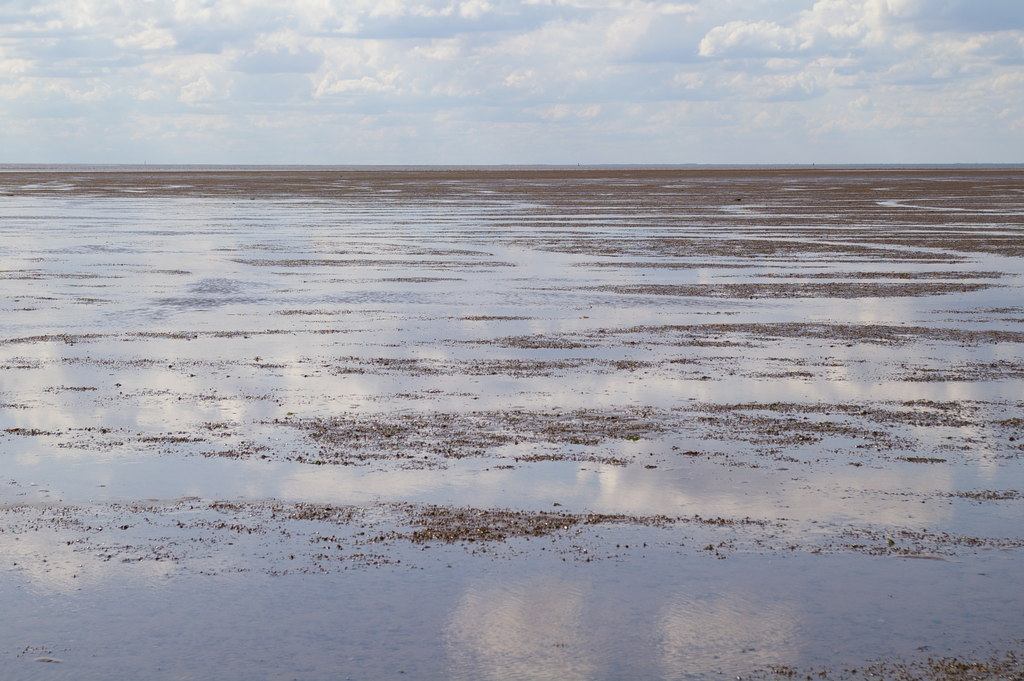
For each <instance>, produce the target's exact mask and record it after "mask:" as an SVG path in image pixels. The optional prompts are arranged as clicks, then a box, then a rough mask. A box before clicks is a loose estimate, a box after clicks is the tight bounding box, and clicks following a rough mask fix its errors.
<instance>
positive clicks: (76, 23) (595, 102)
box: [0, 0, 1024, 163]
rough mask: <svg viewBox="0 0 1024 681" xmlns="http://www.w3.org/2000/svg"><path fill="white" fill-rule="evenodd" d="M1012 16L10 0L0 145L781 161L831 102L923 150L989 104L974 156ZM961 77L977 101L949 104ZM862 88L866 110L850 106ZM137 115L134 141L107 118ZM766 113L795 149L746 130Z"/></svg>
mask: <svg viewBox="0 0 1024 681" xmlns="http://www.w3.org/2000/svg"><path fill="white" fill-rule="evenodd" d="M1022 14H1024V3H1020V2H1019V1H1018V0H1012V1H1004V0H991V1H990V2H986V3H969V2H967V1H966V0H818V1H817V2H814V3H813V4H811V5H810V6H808V4H807V3H806V2H804V1H803V0H744V1H742V2H741V1H740V0H714V1H713V0H693V1H691V2H678V1H669V0H666V1H655V0H650V1H648V0H347V1H346V2H344V3H341V2H301V3H286V2H284V0H218V1H217V2H211V1H209V0H169V1H168V2H165V3H151V2H142V1H141V0H120V1H119V2H113V3H110V2H100V1H99V0H34V1H33V2H28V1H27V0H10V1H9V2H7V3H4V5H3V7H0V32H2V35H4V41H3V42H2V43H0V95H2V98H0V123H2V125H0V146H2V148H4V150H5V152H6V153H7V158H9V159H10V160H25V161H45V160H60V158H55V157H52V154H53V150H54V149H57V148H58V147H55V146H54V145H52V144H49V143H44V141H43V140H44V138H45V136H46V134H47V132H46V131H47V128H48V126H50V125H52V121H54V120H62V119H66V120H68V121H71V120H74V124H73V125H72V124H70V123H69V124H68V125H66V126H64V128H63V129H64V130H65V131H66V136H65V142H66V144H65V145H64V146H63V147H60V148H64V149H66V150H67V152H66V156H64V157H62V158H65V159H67V160H69V159H70V158H71V157H73V156H74V157H76V158H82V157H83V156H87V155H89V154H94V153H96V150H97V149H98V148H102V149H106V150H107V151H105V152H104V154H106V155H105V156H104V159H100V158H91V157H90V158H84V159H83V160H117V159H118V158H121V157H122V155H123V154H130V155H131V157H132V158H135V157H136V155H137V153H138V151H139V149H140V148H141V149H143V150H145V149H146V146H147V145H149V146H150V149H149V152H147V153H146V156H148V157H149V158H150V159H151V160H154V161H155V160H158V158H160V155H161V154H166V153H167V150H168V149H171V150H172V151H173V153H174V159H173V160H179V161H189V160H194V161H200V160H204V161H209V162H220V161H243V160H248V161H270V162H273V161H275V160H277V161H280V162H286V161H287V162H300V163H301V162H313V161H320V162H331V161H344V162H359V161H371V160H373V161H382V162H383V161H388V162H417V163H429V162H432V160H434V159H439V162H441V161H443V162H459V161H461V162H488V161H492V162H515V161H522V162H541V161H557V160H559V159H563V158H570V159H571V160H572V161H573V162H575V161H585V160H594V161H600V160H605V161H640V160H649V161H650V162H671V161H691V160H705V161H728V160H731V161H743V160H751V161H753V160H762V161H771V160H777V161H779V162H782V161H786V162H795V161H797V160H798V156H799V154H800V153H801V150H802V149H804V148H805V147H804V146H803V144H804V141H805V140H807V139H809V136H813V135H815V134H819V133H816V132H814V131H820V130H822V129H823V123H822V121H823V120H826V119H827V118H828V117H829V116H835V115H836V113H835V112H836V111H838V112H840V113H841V116H840V118H841V119H842V120H848V119H850V120H851V121H855V122H856V125H854V126H853V127H850V128H848V129H857V130H864V131H867V130H873V131H877V132H878V133H879V134H882V135H884V134H888V133H885V131H887V130H894V129H895V128H892V127H891V125H892V122H893V121H899V124H898V125H900V126H907V127H906V128H905V132H911V131H912V132H913V133H914V135H912V136H908V137H907V138H908V139H909V138H911V137H914V136H916V135H920V139H921V142H920V146H919V147H917V149H918V153H919V154H921V155H922V156H921V158H924V157H925V156H928V155H930V154H934V153H936V149H938V148H939V147H938V146H937V145H936V144H935V141H936V139H946V138H948V137H949V136H950V135H969V134H970V133H969V131H970V130H972V129H978V128H979V125H980V124H982V123H983V124H984V127H985V129H987V130H991V131H993V132H992V135H991V138H990V139H991V140H992V143H991V146H988V147H986V148H985V149H981V150H979V153H984V154H988V155H990V156H991V157H992V158H993V159H996V158H1019V155H1020V152H1021V151H1024V148H1022V146H1024V143H1021V142H1020V141H1018V140H1017V128H1016V127H1014V126H1016V125H1017V123H1016V121H1018V120H1019V119H1020V117H1021V114H1020V113H1019V112H1020V105H1019V102H1018V101H1017V99H1019V98H1018V97H1016V96H1015V93H1014V92H1013V91H1011V90H1009V89H1006V88H998V87H995V86H994V85H993V84H994V83H998V82H1013V78H1014V76H1015V75H1017V74H1019V73H1020V71H1021V67H1022V64H1024V16H1022ZM1000 79H1002V80H1000ZM966 92H970V93H974V94H975V95H976V96H979V97H982V98H983V101H982V102H981V103H980V104H976V105H973V106H970V107H964V106H963V101H962V97H961V95H962V94H963V93H966ZM865 93H868V94H870V99H871V101H872V102H873V103H874V104H873V108H872V109H871V111H870V112H869V111H868V110H866V109H858V108H856V107H853V106H851V103H852V102H854V101H856V100H858V98H860V97H862V96H864V95H865ZM936 107H938V108H940V109H942V111H943V113H942V116H940V117H939V118H937V119H936V118H934V114H935V110H936ZM957 107H959V111H957ZM200 111H201V112H202V113H203V114H204V115H206V116H213V117H215V118H216V120H218V121H228V124H227V127H228V129H230V130H232V135H224V136H223V137H222V139H221V141H218V140H217V138H216V137H214V136H212V135H211V134H210V133H209V131H208V128H206V127H203V125H205V124H204V123H203V121H205V120H207V119H203V118H201V117H199V116H198V115H197V114H198V113H199V112H200ZM1000 112H1002V113H1000ZM161 117H162V119H161ZM987 117H988V118H987ZM158 119H159V120H161V122H160V125H159V126H157V127H156V128H153V127H152V125H151V124H152V122H153V121H155V120H158ZM141 120H145V121H148V123H147V124H146V125H142V126H139V127H137V128H133V130H134V132H133V133H132V134H133V137H132V142H131V145H128V144H127V143H125V142H123V141H118V139H116V134H114V136H113V137H111V131H115V133H116V130H118V129H119V126H126V125H128V122H129V121H141ZM936 120H942V121H944V125H945V126H947V127H946V128H945V132H940V131H939V130H938V129H937V128H936V127H935V123H934V122H935V121H936ZM929 121H931V122H929ZM190 126H197V127H196V128H195V129H194V130H193V129H192V128H191V127H190ZM291 126H299V127H300V128H303V129H304V130H305V131H306V132H305V133H303V134H299V133H297V132H289V129H290V127H291ZM766 126H768V127H770V129H772V130H773V131H775V134H777V135H779V136H780V137H779V139H783V138H788V139H789V140H790V141H791V144H790V145H789V147H788V149H790V150H791V151H789V152H787V153H789V154H791V155H790V156H788V157H786V158H776V157H773V156H772V155H773V154H776V153H778V150H779V149H780V148H787V147H779V146H770V145H768V144H767V142H760V141H758V140H756V139H744V135H746V134H748V133H749V132H750V131H752V130H764V129H766ZM150 129H154V130H159V132H158V133H154V136H153V137H152V138H147V137H146V135H145V133H144V131H145V130H150ZM701 130H702V131H704V132H703V134H699V133H698V131H701ZM71 131H80V132H77V133H72V132H71ZM189 131H191V132H189ZM999 131H1002V132H1001V133H1000V132H999ZM78 134H80V135H81V137H77V136H76V135H78ZM176 134H177V135H180V139H181V142H182V144H181V145H180V146H178V147H174V146H173V145H172V146H170V147H169V146H168V145H166V144H165V142H164V140H166V139H168V136H173V135H176ZM865 134H866V133H865ZM892 134H895V133H892ZM339 135H344V136H346V138H348V139H358V140H360V142H359V144H349V145H348V146H347V147H346V150H345V153H346V154H348V155H346V156H345V157H344V158H339V157H338V156H337V155H336V154H337V151H336V150H331V149H329V148H328V147H327V146H326V145H323V144H320V143H317V142H316V140H318V139H335V138H337V137H338V136H339ZM932 135H935V136H938V137H937V138H933V137H930V136H932ZM1000 135H1002V136H1003V137H1002V138H1001V139H1002V141H999V140H1000ZM399 139H401V140H405V141H406V142H408V141H409V140H415V144H412V143H402V144H399V143H392V142H391V141H390V140H399ZM740 139H743V143H742V146H741V145H740V143H739V141H738V140H740ZM190 140H202V141H203V142H202V146H200V145H199V143H198V142H196V143H193V142H191V141H190ZM246 140H248V143H246ZM929 140H931V141H929ZM873 143H874V142H873ZM986 144H987V143H986ZM836 148H837V150H838V149H839V147H836ZM242 149H248V150H252V151H251V152H250V153H252V154H257V153H269V150H275V151H274V152H273V153H274V154H285V156H265V157H264V156H255V155H253V156H245V157H243V156H239V155H238V154H239V153H240V152H239V150H242ZM848 149H849V146H848V145H845V144H844V145H842V152H843V153H847V150H848ZM282 150H283V151H282ZM43 153H45V154H46V155H48V156H47V158H41V157H40V156H39V154H43ZM837 153H838V151H837ZM694 155H700V158H694ZM755 156H756V158H754V157H755ZM817 158H820V156H818V157H817ZM167 160H172V159H167ZM908 160H913V159H908Z"/></svg>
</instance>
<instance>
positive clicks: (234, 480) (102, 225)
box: [0, 169, 1024, 679]
mask: <svg viewBox="0 0 1024 681" xmlns="http://www.w3.org/2000/svg"><path fill="white" fill-rule="evenodd" d="M1022 181H1024V175H1022V174H1021V172H1020V171H1019V170H1015V169H987V170H978V169H973V170H972V169H958V170H934V169H933V170H906V171H900V172H872V171H868V170H863V171H849V170H848V171H843V172H838V171H819V172H810V171H808V172H804V171H785V172H783V171H768V170H748V171H707V170H705V171H696V170H689V171H682V170H658V171H655V170H648V171H643V172H641V171H625V170H615V171H611V170H609V171H559V172H555V171H544V170H535V171H517V170H507V171H498V170H495V171H475V172H470V171H460V170H458V169H447V170H435V171H428V170H375V171H369V170H360V169H333V170H332V169H315V170H305V171H301V172H300V171H290V172H283V171H273V172H267V171H264V172H247V173H238V172H233V171H231V170H230V169H220V170H216V171H214V170H210V171H207V172H202V173H198V172H183V171H180V170H175V169H168V170H165V171H163V172H158V173H148V174H147V173H139V172H135V173H132V174H119V173H112V172H93V171H90V170H88V169H77V170H75V171H74V172H71V173H54V172H53V171H52V170H50V171H49V172H34V171H29V170H24V171H22V172H17V173H0V284H2V289H0V290H2V295H0V314H2V315H3V319H4V325H3V330H2V332H0V405H2V410H0V483H2V487H0V509H2V517H0V542H2V543H3V545H4V552H3V555H4V556H5V558H4V562H3V564H2V565H0V569H2V570H3V571H4V575H5V578H4V580H3V581H2V582H0V603H3V605H4V610H5V611H6V612H17V613H19V615H18V616H17V618H16V620H15V621H14V622H9V626H7V627H4V628H0V667H2V668H3V669H4V672H3V673H4V675H11V676H12V677H15V678H21V677H25V676H31V677H32V678H65V677H71V678H101V677H108V676H111V675H114V676H120V675H124V674H126V673H128V672H129V671H130V673H128V675H129V676H132V677H133V678H140V679H165V678H183V679H184V678H209V676H210V675H211V673H214V672H212V670H216V672H215V674H216V676H217V677H218V678H239V679H243V678H244V679H254V678H268V679H269V678H302V679H327V678H332V679H333V678H346V677H351V678H365V679H378V678H380V679H383V678H400V677H405V678H419V679H434V678H436V679H441V678H445V679H447V678H494V679H520V678H521V679H543V678H581V679H583V678H585V679H621V678H645V679H646V678H664V679H675V678H720V677H722V676H724V675H726V674H729V675H732V676H736V675H742V674H747V673H751V672H765V670H768V669H769V668H770V667H771V666H772V665H786V666H791V667H799V668H805V667H828V668H833V669H839V668H841V667H843V666H844V665H852V666H859V665H863V664H864V663H865V662H866V661H869V660H872V659H877V658H884V659H913V658H916V657H920V656H922V655H933V654H935V655H945V654H949V655H968V654H970V653H971V652H972V651H975V650H979V649H984V648H992V649H998V650H1007V649H1009V650H1015V649H1019V645H1020V641H1019V631H1020V630H1021V627H1022V624H1024V620H1022V619H1021V615H1020V613H1021V612H1024V608H1022V606H1024V603H1022V602H1021V600H1020V598H1019V597H1018V596H1017V595H1016V594H1019V593H1022V590H1021V589H1019V588H1018V587H1019V586H1020V560H1021V551H1022V549H1024V534H1022V532H1021V527H1022V524H1021V522H1020V520H1021V518H1022V517H1024V514H1022V509H1024V467H1022V465H1021V460H1022V456H1024V447H1022V442H1024V432H1022V425H1024V424H1022V422H1021V416H1022V414H1024V409H1022V407H1024V397H1022V396H1024V305H1022V302H1021V301H1022V300H1024V297H1022V296H1021V289H1022V282H1024V257H1022V256H1024V251H1022V244H1024V234H1022V231H1024V229H1022V224H1024V204H1022V202H1021V197H1022V194H1021V193H1020V192H1019V191H1011V190H1013V188H1018V189H1019V187H1020V186H1021V183H1022ZM878 190H884V193H878ZM225 504H227V505H225ZM281 504H284V505H285V506H279V505H281ZM295 504H299V505H301V504H317V505H327V506H326V507H329V508H332V509H353V510H352V511H351V513H355V515H354V516H351V517H350V516H346V519H345V520H344V521H343V520H340V519H338V518H337V517H334V516H332V517H331V518H330V519H325V518H324V517H319V516H318V517H316V518H302V519H296V518H298V515H301V513H299V512H297V511H294V509H295V508H301V506H294V505H295ZM410 504H411V506H410ZM435 506H439V507H443V508H466V509H471V510H472V512H473V513H474V514H477V515H475V516H473V517H475V518H483V520H480V521H479V522H482V523H490V525H487V526H488V527H490V526H493V525H494V523H496V522H498V523H499V524H500V521H499V520H495V519H494V517H492V516H490V515H488V514H489V513H491V512H492V511H493V510H495V509H519V510H523V511H528V512H530V513H531V514H534V517H535V518H541V519H545V518H549V517H551V516H548V515H545V514H568V515H565V519H566V520H565V523H566V524H565V527H564V529H555V530H553V531H549V530H547V529H545V530H543V531H539V532H540V534H531V532H532V530H530V531H529V532H527V531H520V533H519V534H517V533H516V532H517V531H516V530H513V531H512V532H511V534H510V535H509V536H503V537H501V538H494V537H489V536H486V537H484V538H483V539H479V540H477V539H472V538H471V537H470V535H466V534H463V535H458V534H456V535H455V538H454V539H451V540H450V541H442V540H436V539H435V540H427V541H421V540H419V539H412V537H413V535H412V534H411V529H412V528H416V527H420V526H421V525H422V523H424V522H426V521H423V520H422V518H420V517H419V516H417V515H416V514H417V513H418V511H416V509H429V508H434V507H435ZM318 508H319V506H318ZM275 509H276V510H275ZM282 509H292V510H282ZM409 509H413V510H411V511H410V510H409ZM288 513H292V514H297V513H298V515H296V518H292V519H291V520H288V519H282V518H283V517H285V516H287V514H288ZM281 514H285V515H284V516H282V515H281ZM366 514H369V515H366ZM410 514H411V515H410ZM480 514H483V515H480ZM571 514H605V516H604V517H603V518H599V517H597V516H596V515H591V516H590V518H591V519H590V520H586V521H580V519H579V517H577V516H572V515H571ZM350 515H351V514H350ZM558 517H562V516H558ZM655 517H659V518H660V517H664V521H662V520H657V521H656V522H655V521H653V520H651V519H652V518H655ZM652 523H653V524H652ZM665 523H667V524H665ZM382 528H383V529H382ZM476 530H479V527H477V528H476ZM476 530H474V531H476ZM360 532H362V533H363V534H360ZM474 536H475V535H474ZM328 539H330V541H328ZM371 539H373V540H372V541H371ZM625 547H628V548H625ZM126 594H129V595H130V597H128V595H126ZM48 658H52V659H58V660H61V661H60V662H40V661H37V660H39V659H48Z"/></svg>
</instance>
